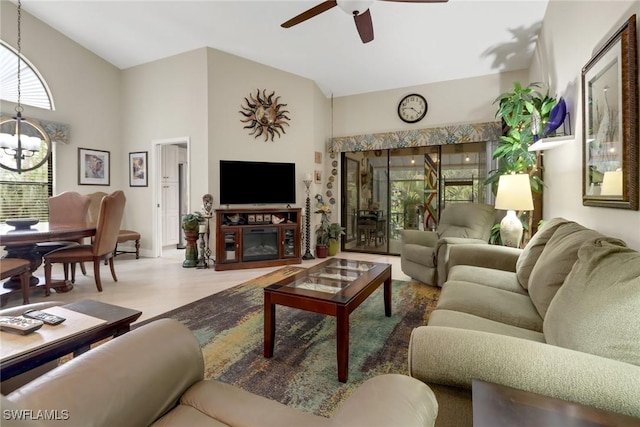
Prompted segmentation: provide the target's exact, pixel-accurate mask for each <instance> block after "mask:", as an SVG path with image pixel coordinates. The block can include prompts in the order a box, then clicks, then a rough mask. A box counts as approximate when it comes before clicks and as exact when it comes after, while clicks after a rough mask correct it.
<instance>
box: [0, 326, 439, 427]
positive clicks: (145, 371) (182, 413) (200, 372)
mask: <svg viewBox="0 0 640 427" xmlns="http://www.w3.org/2000/svg"><path fill="white" fill-rule="evenodd" d="M203 376H204V361H203V356H202V351H201V350H200V346H199V344H198V341H197V340H196V338H195V337H194V335H193V334H192V333H191V331H189V329H187V328H186V327H185V326H184V325H182V324H181V323H180V322H178V321H176V320H172V319H162V320H158V321H154V322H152V323H149V324H148V325H145V326H141V327H140V328H138V329H136V330H134V331H132V332H129V333H127V334H125V335H122V336H120V337H118V338H115V339H113V340H111V341H109V342H107V343H105V344H103V345H101V346H99V347H97V348H95V349H92V350H90V351H88V352H86V353H84V354H82V355H81V356H79V357H77V358H74V359H73V360H71V361H69V362H67V363H65V364H63V365H62V366H59V367H57V368H55V369H53V370H51V371H50V372H48V373H46V374H44V375H42V376H41V377H38V378H37V379H35V380H34V381H32V382H30V383H28V384H26V385H24V386H22V387H20V388H18V389H17V390H15V391H13V392H11V393H9V394H8V395H7V396H2V409H3V419H2V425H3V426H6V427H10V426H52V425H56V426H78V427H91V426H104V427H115V426H118V427H126V426H132V427H142V426H149V425H152V426H180V427H184V426H188V427H197V426H216V427H222V426H244V427H248V426H261V427H269V426H273V427H286V426H327V427H329V426H345V427H346V426H385V427H388V426H392V425H402V426H407V427H412V426H415V427H429V426H433V422H434V419H435V417H436V414H437V408H438V404H437V401H436V400H435V396H434V394H433V392H432V391H431V390H430V389H429V387H427V386H426V385H425V384H424V383H423V382H420V381H418V380H416V379H414V378H411V377H409V376H407V375H400V374H386V375H379V376H376V377H373V378H371V379H369V380H367V381H365V382H364V383H363V384H361V385H360V387H359V388H358V389H357V390H356V391H355V392H353V393H352V394H351V395H350V396H349V397H348V398H347V400H346V401H345V402H344V403H343V404H342V405H341V406H340V408H339V409H338V411H337V413H336V414H335V415H334V416H333V418H331V419H329V418H325V417H320V416H316V415H312V414H309V413H305V412H302V411H299V410H297V409H294V408H291V407H288V406H285V405H283V404H281V403H279V402H276V401H274V400H269V399H267V398H264V397H261V396H258V395H255V394H251V393H249V392H247V391H244V390H242V389H239V388H236V387H233V386H231V385H228V384H225V383H222V382H219V381H215V380H204V379H203ZM14 410H18V411H14ZM19 410H22V411H19ZM44 410H46V411H47V413H48V414H49V416H42V417H40V418H39V419H37V420H31V419H29V418H37V417H39V415H38V414H40V412H39V411H44ZM29 411H31V412H29ZM11 414H19V415H15V416H13V417H12V416H11ZM18 416H22V418H23V420H22V421H19V420H17V419H16V417H18ZM50 417H51V418H58V419H57V420H55V419H47V418H50ZM25 418H26V419H25Z"/></svg>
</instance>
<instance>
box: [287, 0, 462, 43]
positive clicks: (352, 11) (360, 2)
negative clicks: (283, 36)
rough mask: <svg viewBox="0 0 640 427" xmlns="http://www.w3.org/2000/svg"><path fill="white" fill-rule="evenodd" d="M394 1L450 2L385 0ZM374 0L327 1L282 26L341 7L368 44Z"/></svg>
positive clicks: (415, 0) (409, 0)
mask: <svg viewBox="0 0 640 427" xmlns="http://www.w3.org/2000/svg"><path fill="white" fill-rule="evenodd" d="M383 1H394V2H402V3H446V2H447V1H449V0H383ZM373 2H374V0H325V1H323V2H322V3H320V4H318V5H316V6H314V7H312V8H311V9H309V10H306V11H304V12H302V13H301V14H299V15H297V16H295V17H293V18H291V19H289V20H288V21H287V22H285V23H283V24H281V25H280V26H281V27H283V28H290V27H293V26H294V25H297V24H299V23H301V22H304V21H306V20H307V19H310V18H313V17H314V16H316V15H320V14H321V13H322V12H326V11H327V10H329V9H331V8H333V7H335V6H339V7H340V9H342V10H344V11H345V12H346V13H348V14H349V15H352V16H353V19H354V20H355V22H356V29H357V30H358V34H360V38H361V39H362V43H368V42H370V41H371V40H373V22H372V21H371V12H369V6H371V4H372V3H373Z"/></svg>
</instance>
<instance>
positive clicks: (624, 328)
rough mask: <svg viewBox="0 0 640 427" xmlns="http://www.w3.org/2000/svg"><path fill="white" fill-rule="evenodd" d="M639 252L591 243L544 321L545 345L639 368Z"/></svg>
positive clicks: (603, 241)
mask: <svg viewBox="0 0 640 427" xmlns="http://www.w3.org/2000/svg"><path fill="white" fill-rule="evenodd" d="M638 313H640V253H638V252H636V251H634V250H633V249H630V248H627V247H624V246H622V245H621V244H620V241H619V240H616V239H609V238H604V239H596V240H594V241H591V242H587V243H585V244H584V245H583V246H582V247H581V248H580V250H579V251H578V260H577V262H576V263H575V265H574V267H573V269H572V270H571V273H570V274H569V275H568V276H567V279H566V280H565V282H564V284H563V285H562V287H561V288H560V289H559V290H558V293H557V295H556V297H555V298H554V299H553V301H552V302H551V304H550V305H549V310H548V311H547V316H546V317H545V320H544V335H545V339H546V340H547V342H548V343H549V344H552V345H557V346H560V347H565V348H569V349H572V350H577V351H582V352H585V353H591V354H595V355H598V356H602V357H607V358H611V359H615V360H619V361H622V362H627V363H631V364H634V365H640V316H639V315H638Z"/></svg>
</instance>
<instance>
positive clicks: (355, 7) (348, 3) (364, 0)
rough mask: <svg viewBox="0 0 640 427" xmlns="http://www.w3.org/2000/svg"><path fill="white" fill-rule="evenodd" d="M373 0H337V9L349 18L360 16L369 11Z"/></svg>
mask: <svg viewBox="0 0 640 427" xmlns="http://www.w3.org/2000/svg"><path fill="white" fill-rule="evenodd" d="M373 2H374V0H337V3H338V7H340V9H342V10H344V11H345V13H348V14H349V15H351V16H357V15H361V14H362V13H364V12H366V11H367V10H369V7H370V6H371V5H372V4H373Z"/></svg>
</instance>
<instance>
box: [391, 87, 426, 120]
mask: <svg viewBox="0 0 640 427" xmlns="http://www.w3.org/2000/svg"><path fill="white" fill-rule="evenodd" d="M428 108H429V106H428V104H427V100H426V99H425V98H424V96H422V95H419V94H417V93H412V94H410V95H407V96H405V97H404V98H402V99H401V100H400V103H399V104H398V116H399V117H400V119H401V120H402V121H404V122H406V123H416V122H419V121H420V120H422V119H423V118H424V116H426V115H427V110H428Z"/></svg>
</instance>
